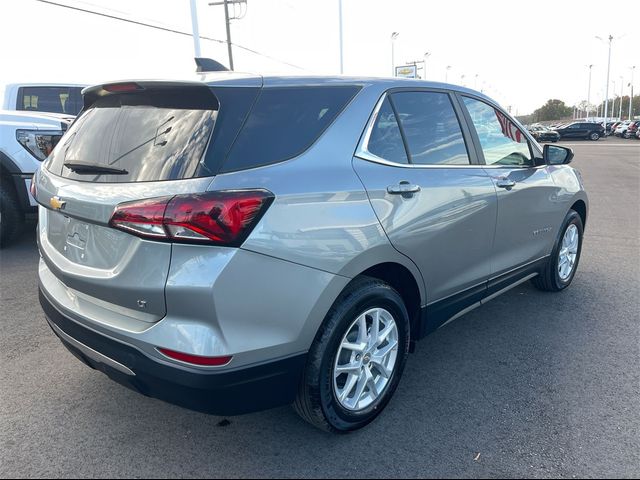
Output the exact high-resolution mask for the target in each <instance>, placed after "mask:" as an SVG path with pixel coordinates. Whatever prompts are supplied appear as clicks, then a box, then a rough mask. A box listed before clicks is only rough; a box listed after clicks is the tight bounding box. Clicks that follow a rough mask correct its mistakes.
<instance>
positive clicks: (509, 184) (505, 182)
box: [496, 178, 516, 190]
mask: <svg viewBox="0 0 640 480" xmlns="http://www.w3.org/2000/svg"><path fill="white" fill-rule="evenodd" d="M496 186H497V187H499V188H506V189H507V190H511V189H512V188H513V187H515V186H516V182H514V181H513V180H510V179H508V178H499V179H498V180H497V181H496Z"/></svg>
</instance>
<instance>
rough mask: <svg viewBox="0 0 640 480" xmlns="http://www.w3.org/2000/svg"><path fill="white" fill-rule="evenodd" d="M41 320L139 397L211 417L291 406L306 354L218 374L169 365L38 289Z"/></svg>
mask: <svg viewBox="0 0 640 480" xmlns="http://www.w3.org/2000/svg"><path fill="white" fill-rule="evenodd" d="M40 304H41V305H42V308H43V310H44V313H45V315H46V317H47V321H48V323H49V325H50V326H51V328H52V330H53V331H54V333H55V334H56V335H57V336H58V337H59V338H60V340H61V341H62V343H63V345H64V346H65V347H66V348H67V349H68V350H69V351H70V352H71V353H72V354H73V355H74V356H76V357H77V358H78V359H80V360H81V361H82V362H83V363H85V364H86V365H88V366H89V367H91V368H93V369H96V370H99V371H101V372H103V373H105V374H106V375H107V376H108V377H109V378H111V379H112V380H114V381H116V382H118V383H120V384H121V385H124V386H125V387H127V388H130V389H132V390H135V391H137V392H139V393H142V394H143V395H146V396H149V397H153V398H157V399H159V400H163V401H166V402H169V403H173V404H175V405H179V406H181V407H184V408H188V409H190V410H196V411H199V412H203V413H210V414H214V415H224V416H227V415H240V414H244V413H250V412H257V411H260V410H266V409H268V408H274V407H279V406H283V405H288V404H290V403H293V401H294V400H295V397H296V394H297V390H298V385H299V382H300V379H301V378H302V373H303V371H304V368H305V365H306V354H299V355H294V356H291V357H287V358H281V359H277V360H273V361H270V362H268V363H263V364H258V365H252V366H248V367H243V368H237V369H232V370H224V371H211V370H202V369H197V368H190V367H186V366H182V365H180V366H173V365H171V364H169V363H167V362H163V361H161V360H156V359H154V358H152V357H149V356H148V355H146V354H144V353H143V352H141V351H140V350H138V349H136V348H134V347H133V346H131V345H128V344H124V343H122V342H119V341H117V340H114V339H112V338H110V337H107V336H105V335H102V334H100V333H97V332H95V331H94V330H92V329H89V328H87V327H85V326H83V325H81V324H79V323H78V322H76V321H74V320H73V319H71V318H69V317H67V316H66V315H64V314H63V313H61V312H60V311H59V310H58V309H57V308H56V307H55V306H54V304H53V303H52V302H51V301H50V300H49V299H48V298H47V295H46V294H45V293H43V291H42V290H40Z"/></svg>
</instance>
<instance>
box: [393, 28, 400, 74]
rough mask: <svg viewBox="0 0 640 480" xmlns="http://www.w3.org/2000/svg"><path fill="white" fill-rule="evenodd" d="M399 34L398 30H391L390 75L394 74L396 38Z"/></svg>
mask: <svg viewBox="0 0 640 480" xmlns="http://www.w3.org/2000/svg"><path fill="white" fill-rule="evenodd" d="M398 35H400V33H399V32H393V33H392V34H391V76H392V77H395V76H396V38H398Z"/></svg>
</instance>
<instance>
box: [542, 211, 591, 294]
mask: <svg viewBox="0 0 640 480" xmlns="http://www.w3.org/2000/svg"><path fill="white" fill-rule="evenodd" d="M570 225H575V226H576V227H577V228H578V233H579V235H580V236H579V238H578V254H577V257H576V261H575V264H574V266H573V271H572V272H571V275H569V277H568V278H567V279H566V280H562V279H561V278H560V274H559V272H558V262H559V259H560V258H559V254H560V248H561V246H562V239H563V237H564V234H565V232H566V231H567V229H568V228H569V226H570ZM583 236H584V226H583V225H582V218H581V217H580V215H579V214H578V212H576V211H574V210H569V213H567V216H566V217H565V219H564V222H563V223H562V227H561V228H560V234H559V235H558V238H557V239H556V243H555V245H554V247H553V251H552V252H551V256H550V257H549V259H548V260H547V263H546V264H545V266H544V267H543V269H542V271H541V272H540V274H539V275H538V276H537V277H534V278H532V279H531V282H532V283H533V284H534V285H535V287H536V288H538V289H539V290H542V291H545V292H559V291H561V290H564V289H565V288H567V287H568V286H569V285H571V282H572V281H573V278H574V277H575V275H576V271H577V270H578V265H579V263H580V254H581V253H582V240H583Z"/></svg>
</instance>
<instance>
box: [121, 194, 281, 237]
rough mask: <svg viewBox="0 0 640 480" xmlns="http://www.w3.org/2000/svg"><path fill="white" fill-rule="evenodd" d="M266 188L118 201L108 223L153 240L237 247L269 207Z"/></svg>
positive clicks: (269, 195)
mask: <svg viewBox="0 0 640 480" xmlns="http://www.w3.org/2000/svg"><path fill="white" fill-rule="evenodd" d="M273 199H274V196H273V194H272V193H271V192H269V191H267V190H228V191H218V192H206V193H199V194H189V195H176V196H175V197H160V198H151V199H148V200H142V201H136V202H127V203H121V204H120V205H118V206H117V207H116V210H115V212H114V213H113V215H112V217H111V220H110V222H109V225H110V226H111V227H113V228H117V229H119V230H123V231H125V232H128V233H131V234H133V235H137V236H139V237H143V238H149V239H153V240H165V241H171V242H177V243H200V244H203V243H204V244H214V245H224V246H229V247H239V246H240V245H241V244H242V242H244V240H245V239H246V238H247V236H248V235H249V233H251V230H253V228H254V227H255V225H256V224H257V223H258V221H260V218H261V217H262V215H263V214H264V212H265V211H266V210H267V209H268V208H269V205H271V202H272V201H273Z"/></svg>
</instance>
